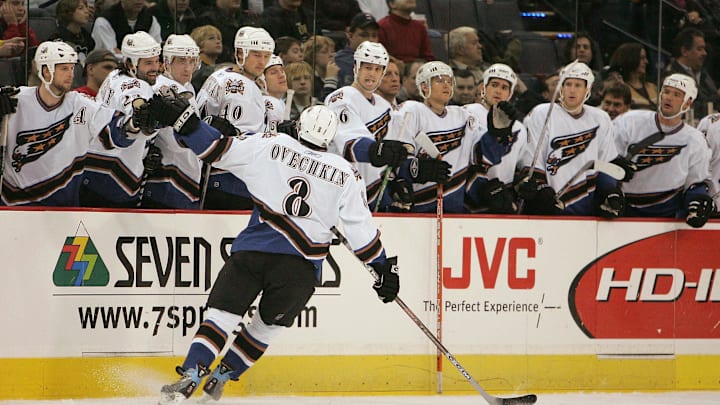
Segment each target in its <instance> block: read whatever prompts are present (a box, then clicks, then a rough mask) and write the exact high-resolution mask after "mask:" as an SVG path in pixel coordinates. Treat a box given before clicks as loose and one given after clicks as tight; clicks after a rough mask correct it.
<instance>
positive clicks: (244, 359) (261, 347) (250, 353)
mask: <svg viewBox="0 0 720 405" xmlns="http://www.w3.org/2000/svg"><path fill="white" fill-rule="evenodd" d="M282 329H283V327H282V326H279V325H268V324H266V323H265V322H263V320H262V319H261V317H260V311H256V312H255V315H254V316H253V318H252V320H251V321H250V324H249V325H247V326H246V327H244V328H242V330H241V331H240V333H238V335H237V338H235V340H234V341H233V343H232V346H231V347H230V350H228V352H227V354H226V355H225V358H224V359H223V363H225V364H226V365H227V366H228V367H230V368H231V369H232V370H233V371H232V373H231V374H230V378H231V379H233V380H237V379H238V378H239V377H240V375H241V374H242V373H244V372H245V371H247V369H249V368H250V367H252V365H253V364H255V362H256V361H258V360H259V359H260V357H261V356H262V355H263V354H264V353H265V350H267V347H268V345H269V344H270V341H271V340H273V339H274V338H275V337H276V336H277V335H278V334H279V333H280V331H282Z"/></svg>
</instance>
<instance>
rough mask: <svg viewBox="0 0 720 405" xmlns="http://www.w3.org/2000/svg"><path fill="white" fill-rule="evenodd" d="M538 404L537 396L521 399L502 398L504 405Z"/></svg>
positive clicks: (532, 395)
mask: <svg viewBox="0 0 720 405" xmlns="http://www.w3.org/2000/svg"><path fill="white" fill-rule="evenodd" d="M535 402H537V395H535V394H528V395H523V396H521V397H513V398H502V405H532V404H534V403H535Z"/></svg>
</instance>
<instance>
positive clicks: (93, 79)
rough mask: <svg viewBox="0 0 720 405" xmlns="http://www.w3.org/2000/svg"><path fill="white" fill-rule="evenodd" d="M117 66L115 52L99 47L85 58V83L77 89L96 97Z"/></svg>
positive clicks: (79, 91)
mask: <svg viewBox="0 0 720 405" xmlns="http://www.w3.org/2000/svg"><path fill="white" fill-rule="evenodd" d="M117 66H118V64H117V59H115V54H114V53H112V52H110V51H108V50H107V49H97V50H94V51H92V52H90V53H89V54H88V56H87V58H85V69H84V70H83V77H85V85H84V86H82V87H78V88H76V89H75V91H77V92H78V93H84V94H87V95H88V96H90V97H92V98H95V96H97V92H98V90H99V89H100V86H102V84H103V82H104V81H105V78H106V77H107V76H108V74H110V72H112V71H113V70H115V69H117Z"/></svg>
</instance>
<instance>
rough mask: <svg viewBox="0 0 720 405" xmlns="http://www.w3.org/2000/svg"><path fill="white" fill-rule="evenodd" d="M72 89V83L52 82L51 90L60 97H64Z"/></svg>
mask: <svg viewBox="0 0 720 405" xmlns="http://www.w3.org/2000/svg"><path fill="white" fill-rule="evenodd" d="M70 89H72V83H70V84H63V83H54V82H53V83H50V91H51V92H52V93H53V94H55V95H56V96H58V97H62V96H63V95H64V94H65V93H67V92H68V91H70Z"/></svg>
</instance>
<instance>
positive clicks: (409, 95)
mask: <svg viewBox="0 0 720 405" xmlns="http://www.w3.org/2000/svg"><path fill="white" fill-rule="evenodd" d="M424 63H425V61H423V60H414V61H412V62H410V63H406V64H405V68H404V69H403V73H402V77H403V81H402V87H401V88H400V93H398V95H397V100H398V103H402V102H403V101H407V100H414V101H422V97H420V92H419V90H418V87H417V84H415V75H416V74H417V71H418V69H420V66H422V65H423V64H424Z"/></svg>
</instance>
